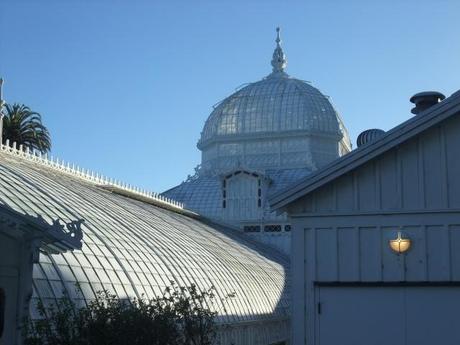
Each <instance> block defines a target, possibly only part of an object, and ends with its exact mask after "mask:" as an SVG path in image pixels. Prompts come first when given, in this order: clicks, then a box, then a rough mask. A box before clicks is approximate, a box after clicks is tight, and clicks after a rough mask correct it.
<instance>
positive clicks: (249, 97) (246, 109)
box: [199, 74, 346, 145]
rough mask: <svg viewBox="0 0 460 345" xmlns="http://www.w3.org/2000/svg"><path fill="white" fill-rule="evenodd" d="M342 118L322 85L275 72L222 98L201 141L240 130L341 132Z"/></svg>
mask: <svg viewBox="0 0 460 345" xmlns="http://www.w3.org/2000/svg"><path fill="white" fill-rule="evenodd" d="M340 122H341V120H340V117H339V116H338V114H337V112H336V111H335V109H334V107H333V106H332V104H331V102H330V101H329V99H328V98H327V97H326V96H324V95H323V94H322V93H321V92H320V91H319V90H318V89H316V88H314V87H313V86H311V85H309V84H307V83H306V82H304V81H301V80H298V79H294V78H290V77H288V76H287V75H286V74H275V75H270V76H269V77H267V78H265V79H263V80H261V81H258V82H255V83H252V84H249V85H248V86H246V87H244V88H242V89H241V90H239V91H237V92H235V93H234V94H232V95H231V96H229V97H228V98H226V99H225V100H224V101H222V102H221V103H220V104H219V105H218V106H217V107H216V108H215V109H214V110H213V112H212V113H211V115H210V116H209V118H208V120H207V121H206V123H205V126H204V129H203V132H202V133H201V139H200V142H199V145H204V144H205V143H206V142H207V141H210V140H212V139H217V138H218V137H220V136H231V135H239V134H244V135H248V134H254V133H255V134H260V133H271V132H277V133H279V132H284V131H310V132H323V133H324V132H326V133H334V134H335V133H337V134H339V133H341V128H340ZM342 134H343V135H346V133H342Z"/></svg>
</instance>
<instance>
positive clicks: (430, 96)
mask: <svg viewBox="0 0 460 345" xmlns="http://www.w3.org/2000/svg"><path fill="white" fill-rule="evenodd" d="M444 98H446V96H444V95H443V94H442V93H440V92H437V91H425V92H419V93H416V94H415V95H413V96H412V97H411V98H410V101H411V102H412V103H414V104H415V107H413V108H412V110H411V113H412V114H416V115H417V114H419V113H421V112H422V111H425V110H427V109H428V108H431V107H432V106H433V105H436V104H438V103H439V102H441V101H442V100H443V99H444Z"/></svg>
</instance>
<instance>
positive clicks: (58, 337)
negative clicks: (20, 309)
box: [24, 283, 217, 345]
mask: <svg viewBox="0 0 460 345" xmlns="http://www.w3.org/2000/svg"><path fill="white" fill-rule="evenodd" d="M215 298H216V297H215V294H214V288H211V289H209V290H206V291H200V290H198V289H197V287H196V286H195V285H191V286H189V287H178V286H177V285H175V284H173V283H172V285H171V287H169V288H167V289H166V291H165V294H164V296H163V297H157V298H154V299H151V300H146V299H144V298H141V299H131V300H130V299H128V300H122V299H119V298H118V297H117V296H115V295H112V294H110V293H109V292H108V291H101V292H98V293H97V295H96V298H95V299H94V300H93V301H91V302H89V304H88V305H87V306H85V307H80V308H77V307H76V305H75V303H74V302H73V301H72V300H71V299H70V298H68V297H64V298H62V299H60V300H58V301H57V303H56V304H55V305H51V306H47V307H45V306H44V305H43V303H40V302H39V303H38V305H37V307H38V312H39V315H40V316H41V318H40V319H38V320H30V319H28V320H27V321H26V322H25V327H24V338H25V342H24V343H25V345H109V344H110V345H128V344H129V345H160V344H161V345H211V344H212V343H213V342H214V340H215V337H216V325H215V321H214V320H215V316H216V315H217V313H216V312H214V311H211V309H210V308H209V306H211V305H213V304H214V303H215Z"/></svg>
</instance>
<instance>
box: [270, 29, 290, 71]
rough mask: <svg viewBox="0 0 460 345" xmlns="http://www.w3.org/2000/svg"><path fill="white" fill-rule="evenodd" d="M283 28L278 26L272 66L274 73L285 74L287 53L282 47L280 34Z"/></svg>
mask: <svg viewBox="0 0 460 345" xmlns="http://www.w3.org/2000/svg"><path fill="white" fill-rule="evenodd" d="M280 31H281V29H280V28H279V27H277V28H276V40H275V42H276V48H275V51H274V52H273V57H272V67H273V73H272V74H280V73H281V74H284V69H285V68H286V65H287V60H286V55H284V52H283V48H281V36H280Z"/></svg>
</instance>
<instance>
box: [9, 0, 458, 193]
mask: <svg viewBox="0 0 460 345" xmlns="http://www.w3.org/2000/svg"><path fill="white" fill-rule="evenodd" d="M459 13H460V1H459V0H452V1H447V0H446V1H439V0H437V1H433V0H431V1H427V0H414V1H403V0H393V1H391V0H386V1H368V0H366V1H353V0H348V1H338V0H336V1H325V0H321V1H319V0H318V1H302V2H300V1H286V0H277V1H271V0H258V1H250V0H245V1H239V0H231V1H224V0H222V1H215V0H208V1H180V2H179V1H171V0H168V1H166V0H165V1H159V0H149V1H147V0H146V1H140V0H134V1H133V0H129V1H128V0H124V1H116V0H110V1H109V0H91V1H89V0H86V1H84V0H79V1H77V0H65V1H63V0H59V1H58V0H55V1H48V0H40V1H36V0H34V1H21V0H14V1H12V0H0V75H1V76H3V77H4V78H5V79H6V84H5V98H6V100H7V101H8V102H21V103H25V104H27V105H29V106H30V107H31V108H32V109H33V110H35V111H38V112H39V113H41V114H42V116H43V121H44V123H45V125H47V126H48V128H49V129H50V131H51V135H52V140H53V150H52V153H53V155H56V156H58V157H60V158H63V159H64V160H66V161H70V162H73V163H77V164H79V165H81V166H82V167H85V168H91V169H94V170H95V171H98V172H101V173H103V174H105V175H108V176H110V177H113V178H117V179H120V180H122V181H125V182H127V183H131V184H134V185H137V186H140V187H145V188H148V189H150V190H154V191H163V190H165V189H167V188H169V187H172V186H174V185H175V184H178V183H179V182H181V181H182V180H183V179H184V178H185V177H186V176H187V174H191V173H192V172H193V168H194V166H195V165H197V164H198V163H199V162H200V153H199V151H198V149H197V148H196V142H197V140H198V138H199V135H200V131H201V129H202V127H203V124H204V121H205V120H206V118H207V116H208V115H209V113H210V112H211V110H212V105H214V104H215V103H217V102H219V101H221V100H222V99H223V98H225V97H226V96H228V95H230V94H231V93H232V92H233V91H234V89H235V88H236V87H238V86H240V85H241V84H243V83H247V82H252V81H257V80H259V79H261V78H263V77H264V76H266V75H267V74H268V73H269V72H270V71H271V66H270V60H271V54H272V52H273V48H274V45H275V43H274V39H275V27H276V26H278V25H279V26H281V28H282V39H283V47H284V50H285V53H286V55H287V58H288V68H287V72H288V73H289V74H290V75H292V76H295V77H297V78H299V79H304V80H308V81H311V82H312V83H313V85H314V86H316V87H318V88H319V89H320V90H321V91H322V92H323V93H325V94H327V95H329V96H331V97H332V100H333V103H334V105H335V106H336V108H337V109H338V111H339V112H340V113H341V115H342V117H343V119H344V121H345V123H346V125H347V127H348V129H349V131H350V134H351V136H352V140H353V141H355V139H356V136H357V135H358V134H359V133H360V132H361V131H362V130H364V129H368V128H382V129H385V130H387V129H390V128H392V127H394V126H395V125H397V124H398V123H400V122H402V121H404V120H406V119H408V118H409V117H410V116H412V115H411V114H410V108H411V104H410V103H409V97H410V96H411V95H412V94H414V93H416V92H418V91H424V90H436V91H441V92H443V93H445V94H446V95H447V96H448V95H450V94H452V93H453V92H455V91H456V90H458V89H460V22H459V19H458V16H459Z"/></svg>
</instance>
